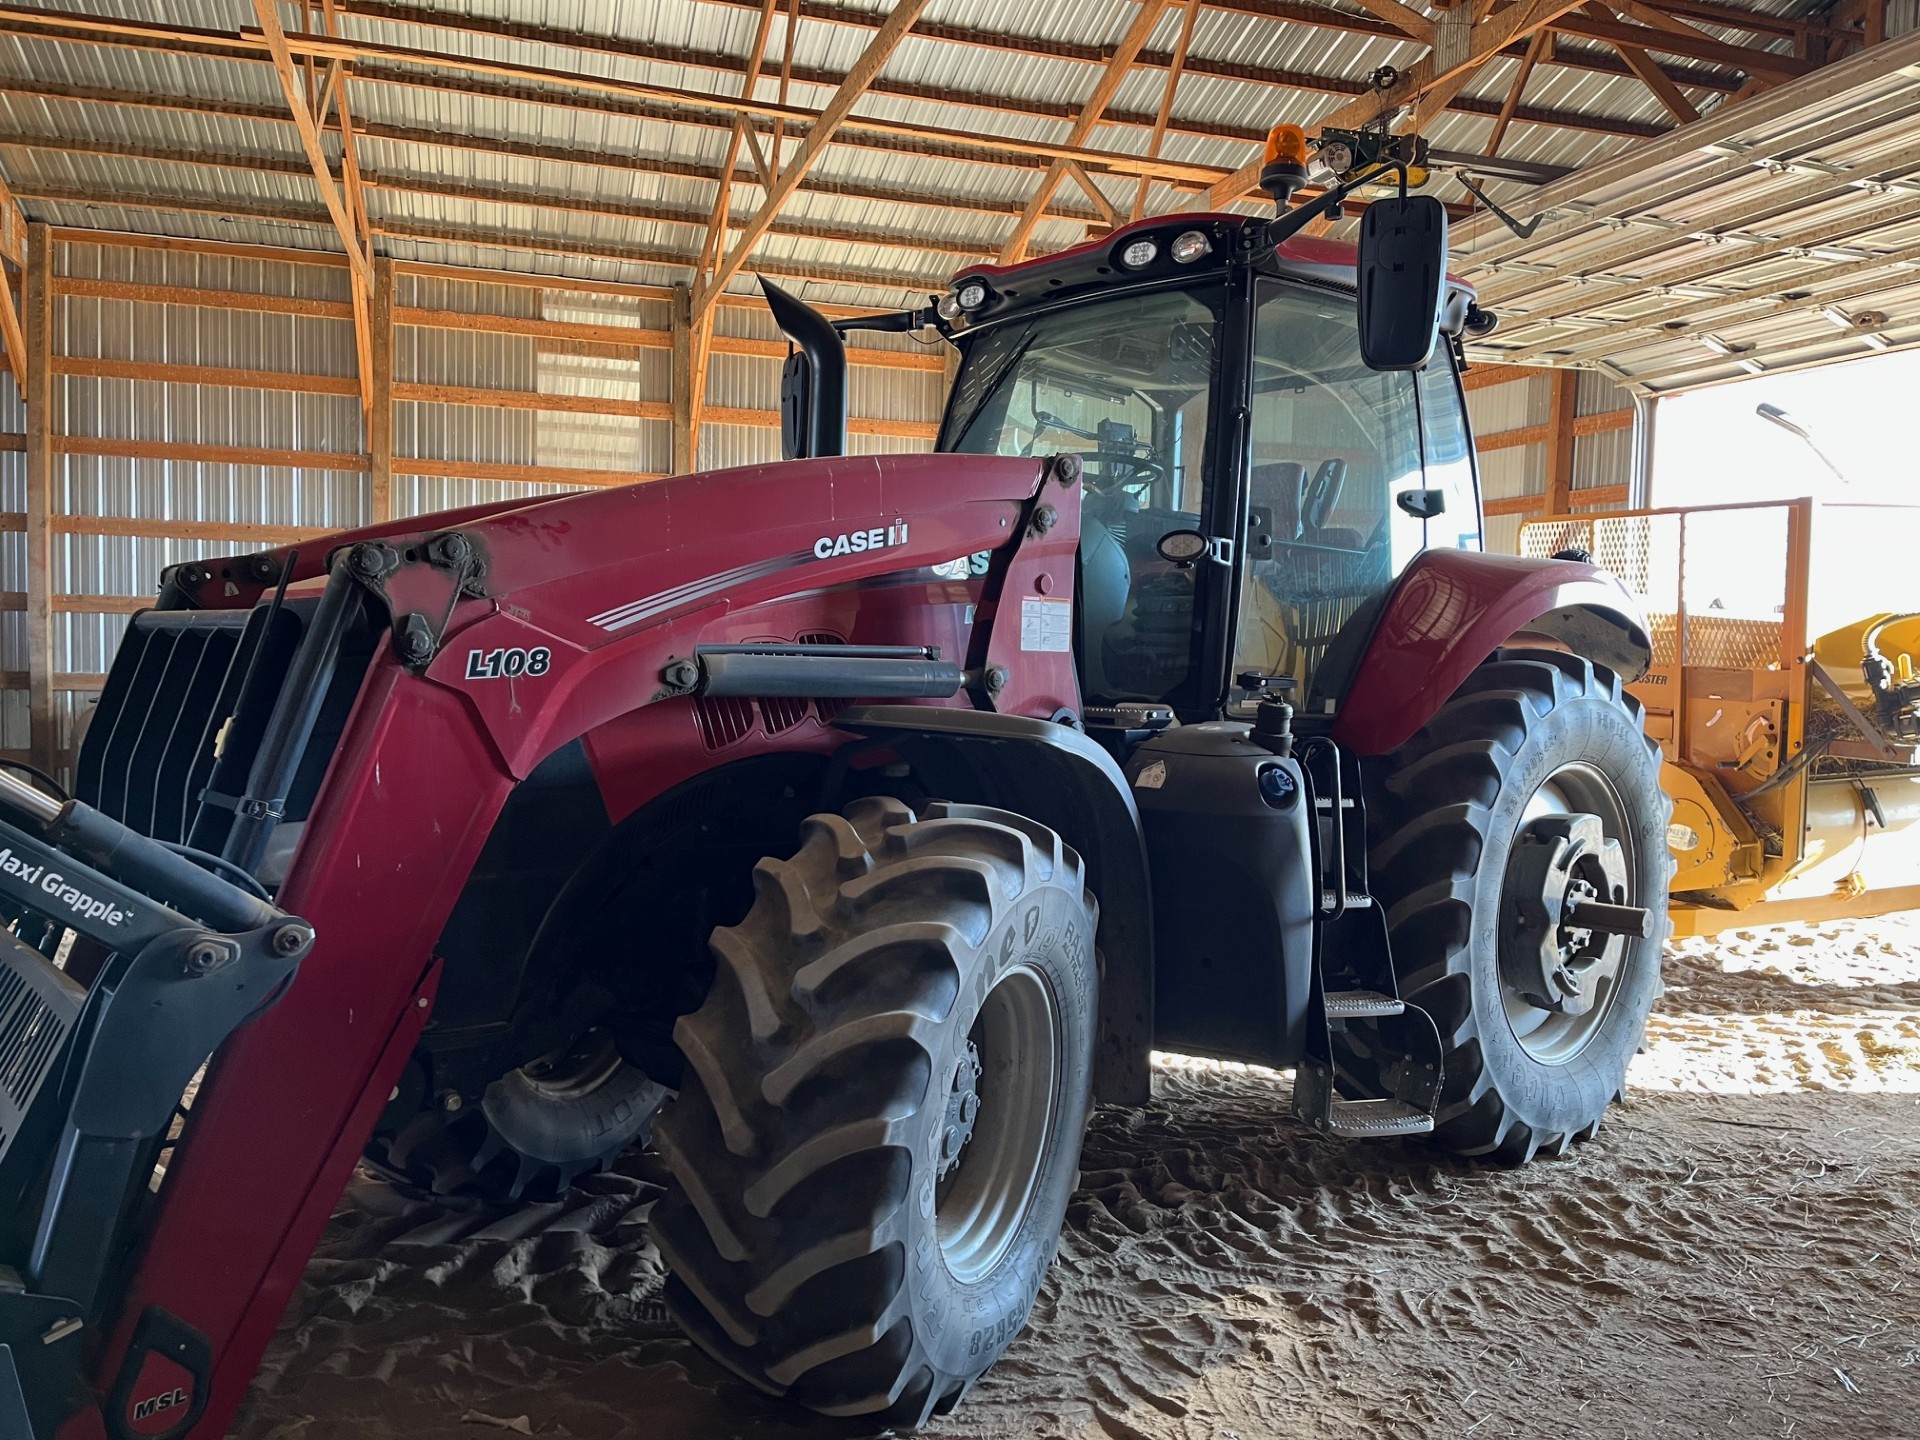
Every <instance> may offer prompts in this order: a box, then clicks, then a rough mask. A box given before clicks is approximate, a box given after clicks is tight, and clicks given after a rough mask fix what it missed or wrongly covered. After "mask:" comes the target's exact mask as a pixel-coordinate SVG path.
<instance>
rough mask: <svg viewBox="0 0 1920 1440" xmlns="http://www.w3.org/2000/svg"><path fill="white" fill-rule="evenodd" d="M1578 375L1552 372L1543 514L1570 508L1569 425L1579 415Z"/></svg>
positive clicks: (1556, 512)
mask: <svg viewBox="0 0 1920 1440" xmlns="http://www.w3.org/2000/svg"><path fill="white" fill-rule="evenodd" d="M1579 394H1580V372H1579V371H1578V370H1555V371H1554V372H1553V400H1552V403H1551V404H1550V405H1549V407H1548V420H1547V513H1548V514H1549V515H1565V514H1566V513H1567V512H1568V511H1569V510H1571V509H1572V508H1573V422H1574V418H1575V416H1576V415H1577V414H1578V412H1579V405H1578V398H1579Z"/></svg>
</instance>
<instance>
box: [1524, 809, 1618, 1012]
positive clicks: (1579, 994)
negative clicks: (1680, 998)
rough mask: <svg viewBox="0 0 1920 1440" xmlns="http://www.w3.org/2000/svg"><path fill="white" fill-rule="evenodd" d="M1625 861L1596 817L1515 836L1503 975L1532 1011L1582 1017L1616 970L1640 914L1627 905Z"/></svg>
mask: <svg viewBox="0 0 1920 1440" xmlns="http://www.w3.org/2000/svg"><path fill="white" fill-rule="evenodd" d="M1627 894H1628V891H1627V862H1626V856H1625V854H1624V853H1623V852H1622V850H1621V848H1620V842H1619V841H1617V840H1614V839H1612V838H1610V837H1609V836H1608V835H1607V833H1606V829H1605V827H1604V825H1603V824H1602V822H1601V819H1600V817H1599V816H1598V815H1590V814H1582V813H1575V814H1564V815H1542V816H1540V817H1539V818H1537V819H1535V820H1533V821H1531V822H1529V823H1528V824H1527V825H1526V826H1525V827H1523V828H1522V829H1521V831H1520V834H1519V836H1518V838H1517V839H1516V841H1515V844H1514V847H1513V854H1512V859H1511V860H1510V861H1509V863H1508V866H1507V877H1506V887H1505V898H1506V907H1505V908H1506V914H1505V915H1504V916H1502V924H1501V933H1500V970H1501V977H1502V978H1503V979H1504V980H1505V981H1506V983H1507V986H1508V988H1509V989H1511V990H1512V991H1514V992H1515V993H1516V994H1518V995H1519V996H1521V997H1522V998H1523V999H1525V1000H1526V1002H1527V1003H1528V1004H1530V1005H1534V1006H1537V1007H1538V1008H1540V1009H1542V1010H1545V1011H1548V1012H1549V1013H1551V1014H1555V1015H1584V1014H1586V1013H1587V1012H1588V1011H1589V1010H1591V1009H1592V1008H1593V1006H1594V1002H1595V1000H1596V999H1597V998H1598V996H1599V992H1600V986H1599V981H1600V980H1601V979H1602V978H1604V977H1605V976H1606V975H1609V974H1611V973H1612V972H1613V971H1614V970H1616V969H1618V968H1619V964H1620V957H1621V954H1622V952H1623V951H1624V950H1625V948H1626V939H1625V938H1624V937H1625V936H1626V935H1628V934H1635V933H1644V931H1645V923H1646V911H1645V910H1642V909H1638V908H1637V907H1634V906H1631V905H1629V904H1627Z"/></svg>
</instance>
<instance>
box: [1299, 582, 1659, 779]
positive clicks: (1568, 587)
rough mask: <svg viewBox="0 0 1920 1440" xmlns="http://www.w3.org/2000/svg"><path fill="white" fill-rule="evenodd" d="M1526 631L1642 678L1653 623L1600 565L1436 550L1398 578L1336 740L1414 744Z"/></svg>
mask: <svg viewBox="0 0 1920 1440" xmlns="http://www.w3.org/2000/svg"><path fill="white" fill-rule="evenodd" d="M1523 633H1530V634H1532V635H1535V636H1540V637H1544V638H1545V639H1547V640H1550V641H1552V642H1554V643H1556V644H1557V645H1560V646H1564V647H1565V648H1566V649H1569V650H1572V651H1574V652H1575V653H1576V654H1580V655H1584V656H1586V657H1587V658H1588V659H1590V660H1592V661H1594V662H1595V663H1597V664H1602V665H1606V666H1608V667H1609V668H1610V669H1612V670H1614V671H1616V672H1618V673H1619V675H1620V677H1621V678H1622V679H1623V680H1635V679H1638V678H1639V677H1640V676H1641V675H1642V674H1643V673H1645V671H1646V668H1647V664H1648V662H1649V661H1650V660H1651V659H1652V657H1653V646H1652V642H1651V641H1650V640H1649V638H1648V633H1649V632H1648V629H1647V621H1646V617H1645V616H1644V615H1643V614H1642V613H1641V611H1640V606H1639V603H1638V602H1637V601H1636V600H1635V599H1634V598H1633V596H1632V595H1630V594H1629V593H1628V592H1627V589H1626V587H1625V586H1623V585H1622V584H1621V583H1620V582H1619V581H1618V580H1617V579H1615V578H1614V577H1613V575H1612V574H1610V573H1609V572H1607V571H1605V570H1602V569H1601V568H1600V567H1599V566H1597V565H1583V564H1579V563H1577V562H1573V561H1567V560H1522V559H1519V558H1517V557H1515V556H1511V555H1482V554H1479V553H1478V552H1476V551H1471V550H1429V551H1426V552H1425V553H1424V554H1422V555H1420V556H1418V557H1417V558H1415V560H1414V561H1413V563H1412V564H1411V565H1409V566H1407V568H1406V570H1405V572H1403V573H1402V575H1401V576H1400V580H1399V583H1398V584H1397V585H1395V586H1394V589H1393V592H1392V594H1391V595H1390V596H1389V597H1388V599H1387V605H1386V609H1385V610H1384V611H1383V612H1382V614H1381V616H1380V621H1379V624H1378V625H1377V626H1375V628H1374V632H1373V638H1372V639H1371V640H1369V641H1368V642H1367V648H1366V650H1365V652H1364V653H1363V654H1362V656H1361V659H1360V665H1359V668H1358V670H1357V671H1356V672H1355V676H1354V681H1353V684H1352V686H1351V687H1350V688H1349V689H1348V691H1347V694H1346V698H1345V699H1344V700H1343V701H1342V702H1341V706H1340V716H1339V718H1338V719H1337V720H1336V721H1335V722H1334V727H1333V738H1334V739H1335V740H1337V741H1338V742H1339V743H1340V744H1341V745H1343V746H1346V747H1347V748H1348V749H1350V750H1353V751H1354V752H1356V753H1357V754H1361V755H1381V754H1384V753H1386V752H1387V751H1389V750H1392V749H1394V748H1396V747H1398V746H1400V745H1402V744H1404V743H1406V741H1407V740H1409V739H1411V738H1412V736H1413V734H1414V732H1415V731H1416V730H1418V729H1419V728H1420V727H1421V726H1422V725H1424V724H1426V723H1427V721H1428V720H1429V719H1431V718H1432V717H1433V715H1434V712H1435V711H1437V710H1439V708H1440V707H1441V706H1442V705H1444V704H1445V703H1446V702H1447V699H1448V697H1449V696H1451V695H1452V694H1453V692H1454V691H1455V690H1457V689H1459V688H1460V685H1461V683H1462V682H1463V681H1464V680H1465V679H1466V678H1467V676H1468V675H1469V674H1471V673H1472V671H1473V670H1474V668H1475V667H1476V666H1478V665H1479V664H1480V662H1481V661H1483V660H1485V659H1486V658H1487V656H1489V655H1491V654H1492V653H1493V652H1494V651H1495V650H1497V649H1499V648H1500V647H1501V646H1502V645H1505V644H1507V643H1508V642H1509V641H1511V640H1513V639H1514V637H1516V636H1518V635H1521V634H1523Z"/></svg>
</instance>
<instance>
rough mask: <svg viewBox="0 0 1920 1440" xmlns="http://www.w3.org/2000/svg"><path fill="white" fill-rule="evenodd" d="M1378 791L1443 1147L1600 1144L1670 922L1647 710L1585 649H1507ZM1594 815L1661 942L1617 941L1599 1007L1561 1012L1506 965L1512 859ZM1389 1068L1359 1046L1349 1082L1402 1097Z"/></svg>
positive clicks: (1395, 916)
mask: <svg viewBox="0 0 1920 1440" xmlns="http://www.w3.org/2000/svg"><path fill="white" fill-rule="evenodd" d="M1369 792H1370V793H1369V797H1368V799H1369V810H1370V812H1371V813H1372V815H1374V816H1375V817H1378V818H1377V820H1376V822H1375V823H1376V825H1377V827H1378V828H1377V829H1376V831H1375V833H1376V835H1377V836H1378V837H1379V838H1378V842H1377V843H1376V844H1375V845H1374V847H1373V852H1372V872H1373V875H1372V879H1373V889H1374V892H1375V894H1376V895H1377V896H1378V897H1379V900H1380V903H1382V904H1383V905H1385V906H1387V928H1388V935H1389V938H1390V940H1391V943H1392V947H1393V957H1394V965H1395V969H1396V970H1397V972H1398V974H1399V977H1400V993H1401V995H1402V997H1403V998H1404V999H1406V1000H1407V1001H1408V1002H1409V1003H1410V1004H1413V1005H1418V1006H1419V1007H1420V1008H1421V1009H1423V1010H1425V1011H1426V1012H1427V1013H1428V1014H1430V1015H1431V1016H1432V1017H1433V1020H1434V1023H1435V1025H1436V1026H1437V1027H1438V1028H1439V1031H1440V1036H1441V1043H1442V1047H1443V1053H1444V1065H1445V1071H1444V1084H1443V1087H1442V1090H1441V1096H1440V1105H1439V1111H1438V1114H1437V1115H1436V1116H1435V1122H1436V1123H1435V1128H1434V1131H1433V1140H1434V1142H1435V1143H1436V1144H1439V1145H1442V1146H1444V1147H1445V1148H1447V1149H1449V1150H1453V1151H1455V1152H1457V1153H1460V1154H1463V1155H1490V1156H1494V1157H1497V1158H1499V1159H1503V1160H1508V1161H1513V1162H1524V1161H1527V1160H1531V1159H1532V1158H1533V1157H1534V1155H1535V1154H1536V1153H1537V1152H1538V1151H1540V1150H1541V1149H1543V1148H1545V1149H1550V1150H1552V1151H1554V1152H1556V1153H1564V1152H1565V1150H1566V1149H1567V1147H1568V1146H1569V1145H1570V1144H1571V1143H1572V1142H1573V1141H1575V1140H1583V1139H1587V1138H1590V1137H1591V1136H1592V1135H1594V1134H1595V1133H1596V1132H1598V1130H1599V1128H1600V1121H1601V1116H1602V1115H1603V1114H1604V1112H1605V1111H1606V1109H1607V1107H1608V1105H1609V1104H1611V1103H1612V1102H1613V1101H1615V1100H1617V1099H1619V1098H1621V1097H1622V1096H1623V1095H1624V1093H1625V1085H1626V1073H1627V1064H1628V1062H1629V1061H1630V1060H1631V1059H1632V1058H1633V1054H1634V1051H1635V1050H1636V1049H1637V1048H1638V1046H1639V1044H1640V1039H1641V1035H1642V1032H1643V1030H1644V1028H1645V1025H1646V1018H1647V1012H1648V1011H1649V1010H1650V1009H1651V1008H1652V1005H1653V1002H1654V1000H1655V999H1656V998H1657V997H1658V996H1659V993H1660V953H1661V944H1662V940H1663V939H1664V937H1665V935H1666V933H1667V928H1668V925H1667V880H1668V877H1669V876H1670V875H1671V873H1672V868H1673V866H1672V859H1671V857H1670V855H1669V854H1668V851H1667V820H1668V816H1669V814H1670V813H1671V810H1672V805H1671V802H1670V801H1669V800H1668V798H1667V796H1666V793H1665V792H1664V791H1663V790H1662V789H1661V788H1660V751H1659V749H1658V747H1657V746H1656V745H1655V744H1654V743H1653V741H1651V740H1649V739H1648V738H1647V736H1646V735H1645V733H1644V731H1643V728H1642V724H1641V711H1640V705H1639V703H1638V702H1637V701H1636V700H1634V699H1633V697H1632V696H1630V695H1628V694H1626V693H1625V691H1624V690H1623V689H1622V688H1621V684H1620V681H1619V678H1618V677H1617V676H1615V675H1613V674H1612V673H1611V672H1609V671H1607V670H1603V669H1600V668H1598V667H1596V666H1594V665H1592V664H1591V663H1589V662H1588V661H1586V660H1584V659H1582V658H1580V657H1579V656H1576V655H1569V654H1565V653H1562V652H1558V651H1502V652H1499V653H1497V654H1496V655H1494V656H1493V658H1492V659H1490V660H1489V661H1488V662H1487V663H1486V664H1484V665H1482V666H1481V667H1480V668H1479V669H1478V670H1476V671H1474V673H1473V674H1472V675H1471V676H1470V677H1468V679H1467V681H1466V683H1465V684H1464V685H1462V686H1461V687H1460V690H1459V691H1458V693H1456V694H1455V695H1454V696H1453V698H1452V699H1450V700H1449V701H1448V702H1447V703H1446V704H1445V705H1444V706H1442V707H1441V709H1440V711H1439V713H1438V714H1436V715H1435V716H1434V717H1433V719H1432V720H1430V721H1429V722H1428V723H1427V724H1426V725H1425V726H1424V727H1423V728H1422V729H1421V730H1420V732H1419V733H1418V734H1417V735H1415V736H1414V737H1413V738H1412V739H1411V740H1409V741H1408V742H1407V743H1406V744H1405V745H1403V746H1401V748H1400V749H1399V750H1397V751H1395V752H1394V754H1393V755H1392V756H1391V757H1390V758H1389V759H1388V760H1387V761H1386V762H1385V763H1384V764H1383V765H1381V766H1380V767H1379V769H1378V771H1377V774H1376V775H1373V776H1370V777H1369ZM1584 813H1595V814H1599V815H1600V816H1601V819H1602V822H1603V823H1602V828H1603V829H1604V830H1605V832H1606V834H1607V837H1608V839H1609V840H1610V841H1613V842H1616V843H1617V845H1618V847H1619V848H1618V851H1617V852H1616V856H1617V858H1616V864H1617V866H1618V870H1619V875H1618V878H1619V880H1620V881H1621V883H1622V886H1623V888H1624V891H1625V894H1624V895H1623V896H1621V897H1618V898H1622V899H1624V900H1625V901H1626V902H1627V903H1630V904H1633V905H1637V906H1644V907H1646V908H1647V909H1650V910H1652V911H1653V912H1654V915H1655V924H1654V934H1653V938H1652V939H1646V940H1643V939H1638V938H1619V939H1615V940H1614V941H1612V942H1611V943H1610V945H1609V946H1608V947H1607V951H1606V958H1605V960H1604V961H1603V962H1602V963H1600V964H1598V965H1597V966H1596V968H1594V969H1593V970H1592V971H1591V972H1590V973H1589V974H1588V975H1587V976H1586V977H1585V987H1586V991H1587V995H1588V997H1589V998H1590V1000H1591V1008H1589V1009H1588V1010H1586V1011H1584V1012H1581V1013H1578V1014H1567V1013H1557V1012H1555V1011H1553V1010H1552V1009H1544V1008H1542V1007H1541V1006H1539V1005H1538V1004H1535V1003H1533V1002H1532V1001H1531V1000H1530V999H1528V998H1527V995H1526V994H1525V993H1523V992H1521V991H1519V990H1517V989H1516V987H1515V985H1514V984H1513V983H1512V969H1511V968H1505V969H1503V960H1502V952H1501V945H1502V943H1503V936H1504V935H1506V934H1507V933H1508V932H1509V931H1510V930H1511V928H1512V918H1513V912H1512V910H1511V908H1510V907H1511V905H1512V903H1513V896H1512V895H1510V894H1509V893H1508V887H1509V885H1510V884H1511V883H1512V882H1511V880H1510V875H1511V874H1513V873H1517V872H1510V869H1509V866H1510V862H1511V861H1512V860H1513V858H1514V855H1515V853H1516V846H1517V845H1519V844H1521V843H1522V840H1523V835H1524V833H1525V832H1526V831H1527V828H1528V827H1529V826H1531V825H1534V824H1536V823H1537V822H1538V821H1539V819H1540V818H1541V817H1542V816H1555V815H1561V814H1584ZM1523 865H1524V862H1523ZM1602 898H1614V897H1602ZM1562 933H1564V932H1562ZM1360 1043H1361V1044H1364V1041H1361V1042H1360ZM1391 1063H1392V1061H1391V1057H1384V1056H1369V1055H1367V1054H1366V1053H1365V1052H1364V1050H1362V1051H1360V1052H1359V1053H1357V1054H1355V1055H1353V1056H1351V1057H1348V1058H1347V1059H1346V1060H1345V1062H1344V1063H1343V1065H1342V1074H1343V1076H1344V1077H1345V1078H1347V1079H1348V1080H1349V1082H1350V1083H1353V1084H1355V1085H1356V1086H1357V1087H1358V1088H1359V1089H1360V1090H1363V1091H1365V1092H1366V1093H1369V1094H1375V1095H1382V1094H1391V1093H1392V1087H1391V1084H1390V1082H1391V1079H1392V1076H1391V1075H1390V1073H1388V1072H1389V1070H1390V1066H1391Z"/></svg>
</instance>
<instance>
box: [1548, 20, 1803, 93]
mask: <svg viewBox="0 0 1920 1440" xmlns="http://www.w3.org/2000/svg"><path fill="white" fill-rule="evenodd" d="M1606 8H1607V9H1609V10H1613V11H1616V12H1618V13H1619V14H1621V15H1629V16H1631V17H1632V18H1633V19H1635V20H1639V21H1642V22H1643V23H1642V24H1639V25H1627V24H1623V23H1621V22H1620V21H1619V20H1617V19H1615V18H1613V17H1610V16H1606V15H1595V14H1593V13H1592V12H1591V11H1589V12H1588V13H1587V14H1585V15H1570V16H1567V17H1565V18H1564V19H1562V20H1559V21H1556V22H1555V24H1554V27H1553V28H1554V29H1556V30H1558V31H1559V32H1560V33H1561V34H1563V35H1577V36H1579V37H1580V38H1581V39H1583V40H1601V41H1604V42H1606V43H1607V44H1609V45H1618V44H1627V45H1639V46H1642V47H1644V48H1645V49H1648V50H1657V51H1659V52H1660V53H1661V54H1663V55H1680V56H1684V57H1685V58H1687V59H1690V60H1704V61H1705V62H1706V63H1707V64H1709V65H1723V66H1725V67H1726V68H1728V69H1730V70H1739V71H1743V72H1744V73H1746V74H1749V75H1753V74H1760V75H1768V76H1772V77H1774V78H1775V79H1788V78H1791V77H1794V76H1798V75H1805V74H1808V73H1809V72H1810V71H1812V70H1813V69H1815V68H1816V67H1815V65H1814V63H1813V62H1812V61H1811V60H1802V59H1799V58H1797V57H1795V56H1792V55H1776V54H1774V53H1773V52H1772V51H1770V50H1759V49H1755V48H1754V47H1753V46H1750V45H1730V44H1728V43H1727V42H1726V41H1724V40H1721V39H1718V38H1716V37H1714V36H1712V35H1709V34H1707V33H1706V31H1704V30H1698V29H1696V28H1694V27H1693V26H1692V25H1689V24H1687V23H1686V21H1684V20H1678V19H1675V18H1674V17H1673V16H1671V15H1668V14H1666V13H1665V12H1663V11H1660V10H1656V9H1654V7H1653V6H1651V5H1646V4H1642V3H1640V0H1618V3H1614V0H1608V3H1607V6H1606Z"/></svg>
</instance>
